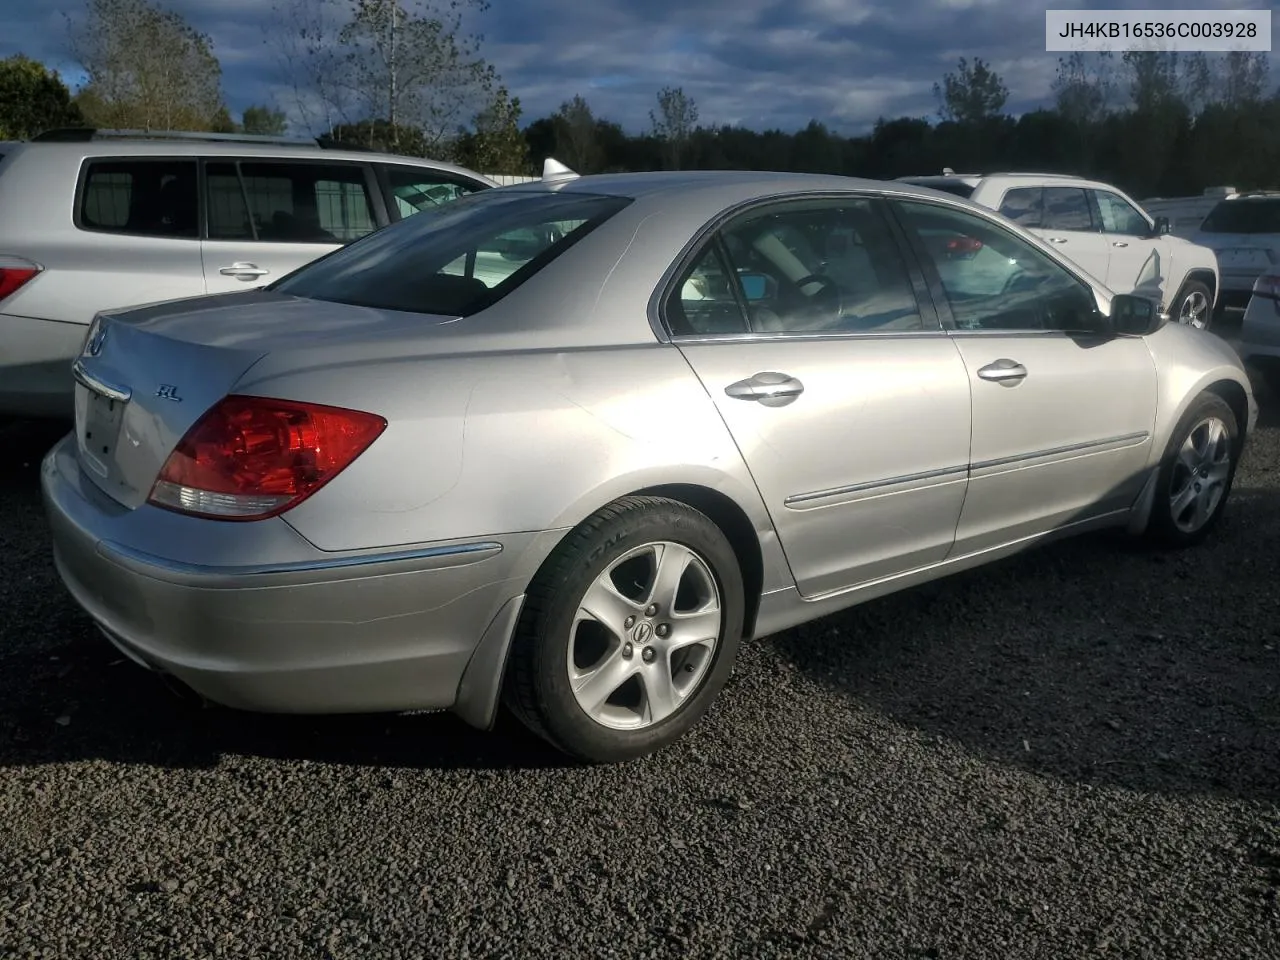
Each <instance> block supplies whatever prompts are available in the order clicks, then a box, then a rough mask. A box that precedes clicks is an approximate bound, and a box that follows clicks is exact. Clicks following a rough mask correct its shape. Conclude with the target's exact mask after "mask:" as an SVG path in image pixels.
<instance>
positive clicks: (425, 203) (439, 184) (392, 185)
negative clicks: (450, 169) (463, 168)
mask: <svg viewBox="0 0 1280 960" xmlns="http://www.w3.org/2000/svg"><path fill="white" fill-rule="evenodd" d="M382 169H383V170H384V171H385V172H386V176H387V189H388V191H389V193H390V197H389V198H388V199H389V201H390V202H389V204H388V205H389V206H391V207H393V208H394V209H393V213H394V215H395V218H396V219H399V220H403V219H404V218H405V217H411V216H413V215H414V214H415V213H421V212H422V211H423V210H429V209H431V208H433V207H438V206H440V205H441V204H442V203H448V202H449V201H450V200H456V199H458V197H463V196H466V195H467V194H468V193H475V192H477V191H478V190H483V189H485V186H484V185H483V184H480V183H470V182H464V181H462V180H460V179H457V178H454V177H451V176H449V175H448V174H446V173H443V172H440V173H437V172H436V171H434V170H430V169H428V168H424V167H411V166H406V165H403V164H386V165H384V166H383V168H382Z"/></svg>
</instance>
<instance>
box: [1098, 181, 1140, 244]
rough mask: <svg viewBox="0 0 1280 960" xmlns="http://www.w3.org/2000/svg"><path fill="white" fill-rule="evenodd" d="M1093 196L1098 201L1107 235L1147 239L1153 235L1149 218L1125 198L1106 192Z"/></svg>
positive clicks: (1099, 191)
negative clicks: (1146, 237)
mask: <svg viewBox="0 0 1280 960" xmlns="http://www.w3.org/2000/svg"><path fill="white" fill-rule="evenodd" d="M1093 196H1094V199H1095V200H1097V201H1098V212H1099V214H1101V217H1102V229H1103V231H1104V232H1105V233H1123V234H1125V235H1126V236H1130V237H1145V236H1147V235H1148V234H1150V233H1151V224H1150V223H1148V222H1147V218H1146V217H1144V216H1143V215H1142V214H1141V213H1140V212H1138V211H1137V210H1136V209H1134V206H1133V204H1131V203H1129V202H1128V201H1127V200H1125V199H1124V197H1121V196H1118V195H1117V194H1114V193H1110V192H1108V191H1106V190H1095V191H1093Z"/></svg>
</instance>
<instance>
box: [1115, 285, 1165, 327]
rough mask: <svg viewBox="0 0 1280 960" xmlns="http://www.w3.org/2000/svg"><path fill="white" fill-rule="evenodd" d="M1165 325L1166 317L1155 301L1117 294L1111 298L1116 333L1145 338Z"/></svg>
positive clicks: (1126, 294)
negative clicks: (1162, 314)
mask: <svg viewBox="0 0 1280 960" xmlns="http://www.w3.org/2000/svg"><path fill="white" fill-rule="evenodd" d="M1163 325H1164V317H1163V316H1161V314H1160V309H1159V306H1158V305H1157V304H1156V302H1155V301H1154V300H1149V299H1147V298H1146V297H1138V296H1134V295H1133V294H1131V293H1117V294H1116V295H1115V296H1114V297H1112V298H1111V329H1112V330H1113V331H1115V332H1116V333H1120V334H1129V335H1130V336H1135V337H1145V336H1146V335H1147V334H1149V333H1155V332H1156V331H1157V330H1159V329H1160V328H1161V327H1162V326H1163Z"/></svg>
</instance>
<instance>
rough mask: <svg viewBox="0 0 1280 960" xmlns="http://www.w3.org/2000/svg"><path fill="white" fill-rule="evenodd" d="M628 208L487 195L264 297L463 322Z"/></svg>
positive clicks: (350, 249)
mask: <svg viewBox="0 0 1280 960" xmlns="http://www.w3.org/2000/svg"><path fill="white" fill-rule="evenodd" d="M630 202H631V200H630V198H627V197H612V196H597V195H594V194H572V193H569V194H565V193H549V192H542V191H537V192H534V191H525V192H521V191H516V190H485V191H483V192H481V193H475V194H471V195H470V196H466V197H459V198H458V199H456V200H451V201H450V202H449V203H447V204H444V205H442V206H440V207H438V208H436V209H434V210H425V211H423V212H422V213H418V214H415V215H414V216H412V217H409V218H408V219H405V220H401V221H399V222H398V223H394V224H392V225H391V226H389V227H384V228H383V229H381V230H379V231H377V232H376V233H372V234H370V235H369V236H367V237H364V238H363V239H361V240H357V241H356V242H355V243H352V244H350V245H348V246H346V247H342V248H340V249H339V250H337V251H336V252H334V253H332V254H329V255H328V256H326V257H322V258H320V259H318V260H314V261H312V262H311V263H309V264H307V265H306V266H304V267H302V268H301V269H299V270H296V271H294V272H293V273H291V274H290V275H288V276H287V277H282V278H281V279H280V280H277V281H276V282H275V283H274V284H271V285H270V286H268V288H267V289H269V290H274V291H276V292H278V293H283V294H288V295H290V296H295V297H306V298H308V299H312V300H327V301H332V302H335V303H349V304H353V305H355V306H362V307H374V308H377V309H383V310H401V311H406V312H410V313H433V314H444V315H448V316H458V317H466V316H470V315H471V314H473V313H477V312H479V311H480V310H483V309H484V308H486V307H488V306H491V305H492V304H494V303H496V302H497V301H498V300H501V299H502V298H503V297H504V296H506V295H507V294H508V293H510V292H511V291H512V290H514V289H515V288H516V287H517V286H519V285H520V284H521V283H524V282H525V281H526V280H527V279H529V277H531V276H533V275H534V274H535V273H537V272H538V271H539V270H541V269H543V268H544V267H545V266H546V265H547V264H549V263H550V262H551V261H552V260H554V259H555V258H556V257H558V256H560V254H561V253H563V252H564V251H565V250H566V249H567V248H568V247H569V246H571V245H572V244H574V243H576V242H577V241H578V240H580V239H581V238H582V237H584V236H585V235H586V234H588V233H589V232H590V231H592V230H594V229H595V228H596V227H597V226H599V225H600V224H601V223H603V222H604V221H605V220H607V219H609V218H610V217H612V216H613V215H614V214H616V213H617V212H618V211H619V210H621V209H623V208H624V207H625V206H627V204H629V203H630Z"/></svg>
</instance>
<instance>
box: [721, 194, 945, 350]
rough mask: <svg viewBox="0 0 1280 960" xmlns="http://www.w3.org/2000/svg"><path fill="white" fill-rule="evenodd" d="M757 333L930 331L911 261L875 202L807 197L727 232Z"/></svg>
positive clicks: (756, 214) (745, 218) (745, 219)
mask: <svg viewBox="0 0 1280 960" xmlns="http://www.w3.org/2000/svg"><path fill="white" fill-rule="evenodd" d="M722 235H723V237H724V241H725V246H726V248H727V250H728V256H729V266H730V267H731V268H732V270H733V272H734V273H735V274H736V275H737V277H738V280H739V283H740V284H741V289H742V290H743V291H744V299H745V301H746V305H747V315H748V319H749V321H750V325H751V329H752V331H754V332H757V333H859V332H880V331H910V330H921V329H923V328H924V320H923V319H922V317H921V315H920V308H919V305H918V304H917V303H916V297H915V291H914V290H913V289H912V286H911V280H910V277H909V275H908V272H907V265H906V262H905V261H904V260H903V257H902V253H901V251H900V249H899V248H898V245H897V242H896V241H895V240H894V237H893V235H892V233H890V231H889V227H888V224H887V223H886V222H885V220H884V218H883V216H882V215H881V213H880V211H879V210H878V209H877V208H876V207H875V206H874V205H873V204H872V202H871V201H869V200H862V199H848V200H805V201H797V202H793V203H786V204H781V205H774V206H770V207H768V208H765V209H764V210H756V211H752V212H750V213H746V214H743V215H742V216H741V217H739V218H738V219H737V220H735V221H732V222H730V223H729V224H728V225H727V226H726V227H724V228H723V231H722Z"/></svg>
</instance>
